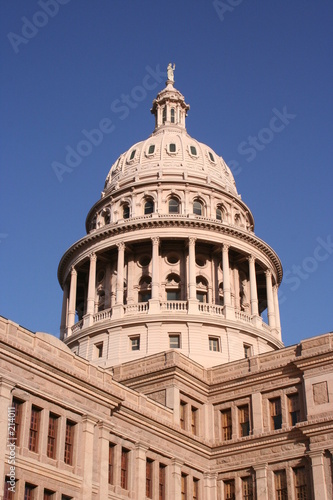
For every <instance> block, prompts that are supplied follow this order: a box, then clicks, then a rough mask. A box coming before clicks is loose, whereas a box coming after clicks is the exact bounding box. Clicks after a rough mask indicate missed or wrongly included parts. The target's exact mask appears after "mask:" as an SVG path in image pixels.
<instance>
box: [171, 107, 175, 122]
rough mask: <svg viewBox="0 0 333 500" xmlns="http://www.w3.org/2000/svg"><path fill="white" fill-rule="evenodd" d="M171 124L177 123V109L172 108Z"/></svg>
mask: <svg viewBox="0 0 333 500" xmlns="http://www.w3.org/2000/svg"><path fill="white" fill-rule="evenodd" d="M171 123H175V108H171Z"/></svg>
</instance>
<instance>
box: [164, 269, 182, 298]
mask: <svg viewBox="0 0 333 500" xmlns="http://www.w3.org/2000/svg"><path fill="white" fill-rule="evenodd" d="M165 292H166V299H167V300H180V294H181V287H180V276H179V275H178V274H176V273H170V274H168V276H167V277H166V285H165Z"/></svg>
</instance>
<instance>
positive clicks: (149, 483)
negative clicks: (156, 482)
mask: <svg viewBox="0 0 333 500" xmlns="http://www.w3.org/2000/svg"><path fill="white" fill-rule="evenodd" d="M146 497H147V498H153V462H152V460H149V459H147V460H146Z"/></svg>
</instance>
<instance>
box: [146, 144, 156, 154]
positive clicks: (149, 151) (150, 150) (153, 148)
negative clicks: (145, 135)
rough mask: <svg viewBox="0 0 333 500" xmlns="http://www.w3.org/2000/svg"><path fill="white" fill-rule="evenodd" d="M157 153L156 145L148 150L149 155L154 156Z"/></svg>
mask: <svg viewBox="0 0 333 500" xmlns="http://www.w3.org/2000/svg"><path fill="white" fill-rule="evenodd" d="M154 153H155V144H151V145H150V146H149V148H148V154H149V155H152V154H154Z"/></svg>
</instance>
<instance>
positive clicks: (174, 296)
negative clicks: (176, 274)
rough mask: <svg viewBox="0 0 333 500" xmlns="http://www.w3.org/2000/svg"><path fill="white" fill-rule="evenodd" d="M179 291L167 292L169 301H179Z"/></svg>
mask: <svg viewBox="0 0 333 500" xmlns="http://www.w3.org/2000/svg"><path fill="white" fill-rule="evenodd" d="M179 297H180V293H179V290H167V300H179Z"/></svg>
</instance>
